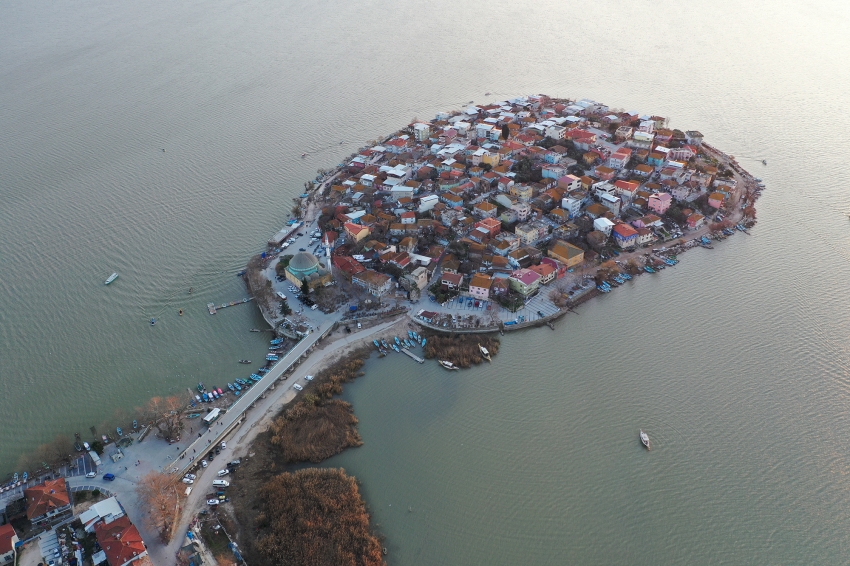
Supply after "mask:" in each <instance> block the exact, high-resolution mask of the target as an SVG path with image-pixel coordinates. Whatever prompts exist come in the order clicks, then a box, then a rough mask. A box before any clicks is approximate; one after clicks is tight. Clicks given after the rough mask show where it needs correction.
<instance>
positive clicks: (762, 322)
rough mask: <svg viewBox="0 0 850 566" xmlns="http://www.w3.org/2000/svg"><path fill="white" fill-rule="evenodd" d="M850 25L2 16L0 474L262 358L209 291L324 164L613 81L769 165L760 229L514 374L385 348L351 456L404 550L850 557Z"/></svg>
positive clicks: (492, 10)
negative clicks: (462, 119) (478, 114)
mask: <svg viewBox="0 0 850 566" xmlns="http://www.w3.org/2000/svg"><path fill="white" fill-rule="evenodd" d="M848 24H850V8H848V6H847V4H846V3H843V2H839V1H837V0H834V1H829V0H821V1H815V2H808V3H799V2H791V1H789V0H780V1H775V2H753V3H750V4H742V3H739V2H731V1H729V0H721V1H718V2H714V3H709V4H693V3H682V2H673V1H661V2H657V3H654V4H647V3H635V4H628V3H626V4H624V3H622V2H615V1H613V0H612V1H602V2H597V3H595V4H593V5H592V6H590V5H588V6H583V7H578V6H575V5H571V4H569V3H565V2H555V1H551V0H546V1H540V2H533V3H527V4H523V3H516V2H512V3H509V2H501V1H490V2H478V1H472V2H467V3H464V4H462V5H459V4H457V3H452V2H446V1H444V0H437V1H435V2H431V3H429V4H428V5H427V7H426V6H424V5H422V4H421V3H415V2H407V1H402V2H397V3H393V4H384V3H374V2H347V3H342V2H330V1H324V2H322V1H320V2H315V3H312V4H310V6H309V8H305V7H304V6H303V4H301V3H295V2H291V1H284V2H260V3H254V4H250V5H249V4H245V3H241V2H234V1H228V0H214V1H212V2H205V3H201V2H183V3H169V2H163V1H157V0H151V1H142V2H136V3H131V4H126V5H121V6H118V5H116V4H114V3H107V2H102V1H89V2H71V3H65V4H56V3H48V2H44V1H42V0H34V1H28V2H23V1H21V0H12V1H9V2H5V3H3V4H2V5H0V109H2V112H0V131H2V132H3V135H2V136H0V269H2V271H0V297H2V299H0V393H2V394H0V471H2V472H11V471H13V469H14V467H15V462H16V460H17V457H18V455H19V454H20V453H21V452H23V451H26V450H29V449H31V448H33V447H34V446H35V445H37V444H39V443H42V442H47V441H49V440H50V439H51V438H53V436H55V435H56V434H59V433H70V432H73V431H80V432H81V433H83V434H84V436H85V435H86V433H87V431H88V428H89V427H90V426H93V425H94V426H97V427H98V429H99V430H102V431H105V430H106V428H107V427H109V428H111V427H114V426H115V424H124V423H126V422H127V416H128V415H129V414H130V412H131V411H132V409H133V407H136V406H139V405H142V404H144V403H145V402H146V401H147V399H149V398H150V397H151V396H152V395H163V394H170V393H181V392H186V393H188V392H187V391H186V389H187V388H191V387H193V386H194V384H195V383H197V381H199V380H202V381H204V382H207V383H216V382H218V383H223V382H225V381H228V380H231V379H232V378H233V377H236V376H238V375H239V374H240V373H241V371H240V370H239V367H238V366H237V365H236V363H235V362H236V360H238V359H239V358H245V357H247V358H258V357H259V356H261V355H262V353H263V352H264V350H265V338H264V337H263V336H259V335H256V334H250V333H248V332H247V330H248V329H249V328H251V327H255V326H258V325H260V324H261V319H260V318H259V316H258V314H257V313H256V309H255V307H253V306H240V307H234V308H232V309H226V310H225V311H224V312H221V313H220V314H218V315H216V316H215V317H210V316H209V315H208V314H207V312H206V308H205V305H206V303H208V302H210V301H214V302H216V303H220V302H224V301H230V300H233V299H237V298H241V297H242V296H244V294H245V293H244V288H243V286H242V283H241V281H240V280H239V279H238V278H237V277H235V276H234V274H235V273H236V272H237V271H238V270H239V269H241V267H242V266H243V265H244V263H245V262H246V260H247V259H248V258H249V257H250V256H251V255H252V254H254V253H256V252H257V251H259V250H261V249H262V248H263V246H264V243H265V241H266V240H267V239H268V237H269V236H270V235H271V234H273V233H274V232H275V231H277V230H278V229H279V228H280V226H281V225H282V224H283V222H284V221H285V219H286V217H287V213H288V211H289V209H290V207H291V198H292V197H293V196H295V195H297V194H298V193H300V192H301V191H302V186H303V182H304V181H305V180H307V179H310V178H312V177H313V176H314V175H315V170H316V169H317V168H328V167H331V166H333V165H335V164H336V163H338V162H339V161H340V160H341V159H342V158H343V157H345V156H346V155H348V154H350V153H351V152H353V151H355V150H356V149H357V148H358V147H360V146H361V145H363V144H364V143H365V142H366V141H367V140H370V139H375V138H378V137H380V136H383V135H385V134H387V133H389V132H392V131H394V130H395V129H397V128H399V127H401V126H403V125H406V124H407V123H409V122H410V121H411V120H412V119H413V118H414V117H419V118H425V119H429V118H431V117H433V115H434V114H436V113H437V112H438V111H441V110H452V109H459V108H461V106H462V105H464V104H465V103H466V102H468V101H469V100H475V101H476V102H486V101H487V100H488V98H490V99H495V98H507V97H510V96H515V95H520V94H528V93H538V92H540V93H546V94H550V95H553V96H564V97H574V98H583V97H588V98H594V99H597V100H600V101H602V102H605V103H607V104H609V105H610V106H611V107H612V108H623V109H627V110H637V111H640V112H646V113H654V114H660V115H664V116H669V117H670V121H671V126H673V127H678V128H681V129H698V130H700V131H702V132H703V133H704V134H705V136H706V141H708V142H709V143H711V144H713V145H715V146H716V147H719V148H721V149H722V150H724V151H726V152H728V153H731V154H733V155H735V156H736V157H737V158H738V160H739V162H740V163H741V164H742V165H744V166H745V167H747V168H748V169H750V171H752V172H753V173H754V174H755V175H756V176H759V177H762V178H764V180H765V181H766V183H767V186H768V190H767V191H766V192H765V194H764V196H763V197H762V199H761V200H760V201H759V204H758V216H759V224H758V226H757V227H756V228H755V230H753V235H752V236H745V235H736V236H735V237H734V238H731V239H730V240H727V241H726V242H723V243H721V244H719V245H717V246H716V249H715V250H713V251H706V250H696V251H692V252H689V253H687V254H686V255H684V256H683V258H682V259H683V261H682V263H680V264H679V265H678V266H677V267H676V268H674V269H668V270H665V271H664V272H663V273H660V274H658V275H655V276H652V277H649V276H646V277H640V278H638V280H637V281H635V282H633V283H631V284H629V285H627V286H625V287H624V288H621V289H618V290H617V291H616V292H614V293H612V294H611V295H609V296H605V297H603V298H601V299H600V300H597V301H593V302H591V303H589V304H587V305H585V306H583V307H582V308H581V309H580V311H579V314H578V315H569V316H568V317H566V318H565V319H563V320H562V321H561V322H560V323H559V324H558V326H557V328H556V330H555V331H554V332H552V331H551V330H549V329H546V328H544V329H540V330H534V331H530V332H524V333H520V334H515V335H510V336H508V337H506V338H505V339H504V340H503V347H502V349H501V350H500V354H499V356H498V357H497V358H496V359H495V361H494V363H493V364H492V365H487V366H484V367H478V368H475V369H472V370H469V371H463V372H456V373H448V372H444V371H442V370H440V368H438V367H436V366H435V365H433V364H426V365H425V366H418V365H414V364H413V363H412V362H411V361H410V360H407V359H401V357H393V356H391V357H389V358H388V359H385V360H376V361H374V362H370V364H369V366H368V374H367V376H366V377H365V378H363V379H361V380H360V381H358V382H357V383H355V384H354V385H353V386H351V387H350V388H349V389H348V390H347V392H346V396H347V397H349V398H350V399H351V400H352V401H353V402H354V403H355V409H356V412H357V414H358V417H359V418H360V426H361V433H362V435H363V438H364V441H365V444H364V446H363V447H361V448H358V449H356V450H351V451H348V452H346V453H345V454H342V455H340V456H338V457H336V458H334V459H333V460H332V461H331V464H333V465H342V466H344V467H345V468H346V469H347V470H349V471H350V472H351V473H353V474H355V475H356V476H357V477H358V478H359V479H360V480H361V481H362V484H363V491H364V494H365V496H366V499H367V501H368V502H369V504H370V507H371V510H372V512H373V518H374V520H375V522H376V524H378V526H379V529H380V531H381V532H382V533H383V534H384V535H386V537H387V543H386V544H387V547H388V549H389V551H390V554H389V559H390V562H391V563H392V564H447V563H453V564H517V563H528V564H530V563H533V564H563V563H582V564H583V563H628V564H668V563H721V562H726V563H753V564H776V563H823V564H834V563H844V562H847V561H848V554H850V548H848V547H850V537H848V535H847V529H846V526H847V523H846V522H845V521H846V520H847V509H848V501H847V499H848V495H847V494H848V493H850V481H848V479H847V472H848V462H847V456H846V454H847V453H848V448H850V432H848V428H847V424H848V423H847V421H848V417H849V416H850V415H848V412H847V409H846V407H847V403H848V385H850V363H848V358H849V357H850V353H849V352H848V337H850V323H848V316H847V315H846V314H845V311H844V306H845V305H846V304H847V303H848V297H847V295H848V285H847V284H846V281H847V280H848V277H850V254H848V244H850V223H848V219H847V215H846V212H848V211H850V196H848V194H847V191H846V187H847V186H848V184H850V175H848V172H847V168H846V162H847V159H848V157H850V152H848V151H847V149H846V144H844V141H843V137H842V134H841V131H842V129H841V128H842V125H843V116H844V115H845V114H846V111H847V108H848V107H850V94H849V93H850V89H848V86H850V77H848V74H850V70H848V69H850V67H848V66H847V65H846V62H845V61H844V59H846V53H848V52H850V40H848V39H847V36H846V29H847V27H848ZM488 91H489V92H493V93H494V94H493V95H492V96H491V97H485V96H484V93H485V92H488ZM341 141H342V143H340V142H341ZM162 149H166V151H165V152H163V151H162ZM302 152H308V153H309V155H308V157H307V158H306V159H301V158H300V155H301V153H302ZM762 159H766V160H767V161H768V166H767V167H765V166H762V165H761V163H760V161H761V160H762ZM113 271H117V272H119V273H120V278H119V279H118V280H117V281H116V282H115V283H113V284H112V285H110V286H109V287H104V286H103V280H104V279H105V278H106V277H107V276H108V275H109V274H110V273H112V272H113ZM190 287H191V288H193V289H194V292H193V293H192V294H191V295H190V294H189V293H188V289H189V288H190ZM181 308H182V309H184V311H185V314H184V316H182V317H180V316H178V314H177V311H178V309H181ZM152 317H154V318H156V319H157V324H156V325H155V326H153V327H152V326H150V324H149V323H148V320H149V319H150V318H152ZM130 418H131V417H130ZM639 428H643V429H645V430H646V431H647V432H648V433H649V434H650V436H651V437H652V439H653V443H654V446H653V450H652V452H650V453H647V452H645V451H644V450H642V449H641V448H640V446H639V444H638V442H637V431H638V429H639Z"/></svg>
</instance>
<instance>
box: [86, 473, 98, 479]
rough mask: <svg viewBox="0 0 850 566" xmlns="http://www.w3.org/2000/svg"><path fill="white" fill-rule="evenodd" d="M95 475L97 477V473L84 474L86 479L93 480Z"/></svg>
mask: <svg viewBox="0 0 850 566" xmlns="http://www.w3.org/2000/svg"><path fill="white" fill-rule="evenodd" d="M96 475H97V472H89V473H87V474H86V477H87V478H93V477H95V476H96Z"/></svg>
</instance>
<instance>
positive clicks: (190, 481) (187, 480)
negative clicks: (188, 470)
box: [183, 478, 195, 485]
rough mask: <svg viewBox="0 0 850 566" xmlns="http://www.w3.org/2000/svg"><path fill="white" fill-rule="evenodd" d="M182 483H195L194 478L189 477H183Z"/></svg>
mask: <svg viewBox="0 0 850 566" xmlns="http://www.w3.org/2000/svg"><path fill="white" fill-rule="evenodd" d="M183 483H187V484H189V485H192V484H193V483H195V480H192V479H189V478H183Z"/></svg>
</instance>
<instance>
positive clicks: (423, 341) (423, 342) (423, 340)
mask: <svg viewBox="0 0 850 566" xmlns="http://www.w3.org/2000/svg"><path fill="white" fill-rule="evenodd" d="M425 342H426V339H425V338H423V339H422V347H423V348H424V347H425Z"/></svg>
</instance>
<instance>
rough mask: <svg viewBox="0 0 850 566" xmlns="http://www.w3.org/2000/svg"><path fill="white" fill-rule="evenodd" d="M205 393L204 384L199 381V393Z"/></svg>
mask: <svg viewBox="0 0 850 566" xmlns="http://www.w3.org/2000/svg"><path fill="white" fill-rule="evenodd" d="M203 392H204V384H203V383H201V382H200V381H199V382H198V393H203Z"/></svg>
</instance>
